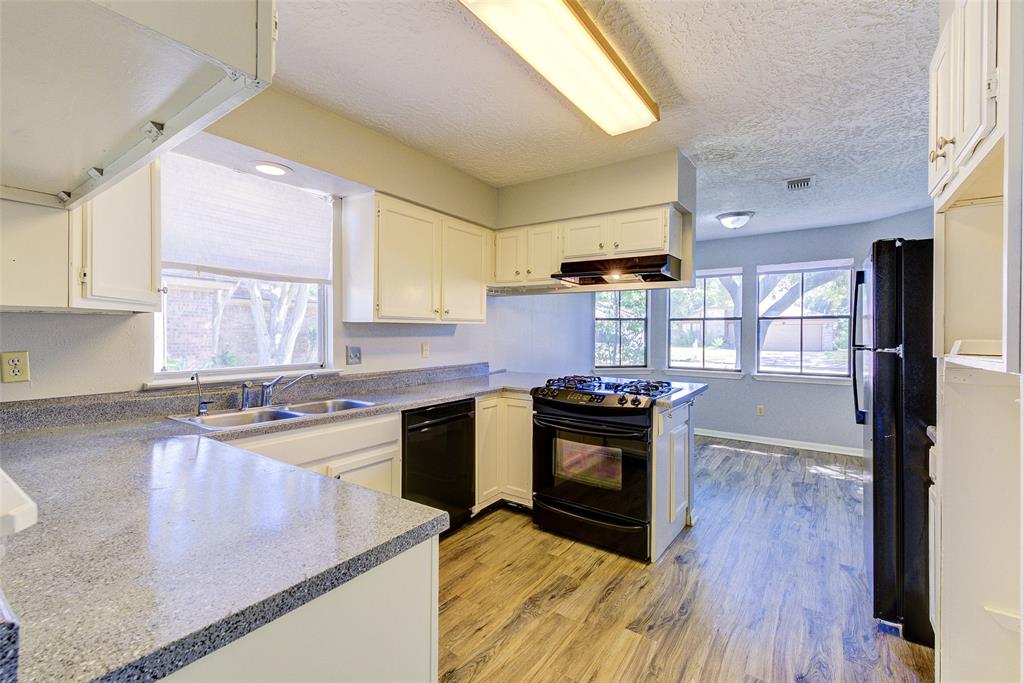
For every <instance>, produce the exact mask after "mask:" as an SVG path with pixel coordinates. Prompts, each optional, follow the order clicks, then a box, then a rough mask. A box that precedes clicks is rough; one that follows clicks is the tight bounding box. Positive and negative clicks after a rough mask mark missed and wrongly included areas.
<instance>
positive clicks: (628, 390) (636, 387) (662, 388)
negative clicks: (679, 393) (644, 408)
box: [619, 379, 672, 396]
mask: <svg viewBox="0 0 1024 683" xmlns="http://www.w3.org/2000/svg"><path fill="white" fill-rule="evenodd" d="M671 390H672V385H671V384H669V383H668V382H649V381H647V380H642V379H635V380H633V381H631V382H626V383H625V384H623V385H622V386H620V387H619V391H621V392H622V393H624V394H639V395H640V396H661V395H662V394H665V393H668V392H669V391H671Z"/></svg>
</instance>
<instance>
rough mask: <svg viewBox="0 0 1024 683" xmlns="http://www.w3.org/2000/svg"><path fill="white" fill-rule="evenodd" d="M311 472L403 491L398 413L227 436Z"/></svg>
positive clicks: (390, 491)
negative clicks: (254, 433) (240, 436)
mask: <svg viewBox="0 0 1024 683" xmlns="http://www.w3.org/2000/svg"><path fill="white" fill-rule="evenodd" d="M231 444H232V445H233V446H238V447H239V448H244V449H245V450H247V451H252V452H254V453H259V454H260V455H265V456H267V457H268V458H273V459H275V460H280V461H281V462H286V463H288V464H290V465H298V466H300V467H304V468H305V469H307V470H310V471H312V472H317V473H318V474H323V475H326V476H329V477H334V478H336V479H342V480H344V481H348V482H351V483H353V484H358V485H360V486H365V487H366V488H369V489H373V490H375V491H380V492H381V493H387V494H390V495H392V496H401V495H402V418H401V415H399V414H394V415H382V416H379V417H368V418H364V419H360V420H350V421H347V422H338V423H334V424H329V425H323V426H319V427H307V428H305V429H294V430H291V431H287V432H279V433H277V434H269V435H267V436H255V437H251V438H248V439H238V440H237V441H232V442H231Z"/></svg>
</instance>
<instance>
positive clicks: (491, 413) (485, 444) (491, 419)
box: [476, 397, 503, 507]
mask: <svg viewBox="0 0 1024 683" xmlns="http://www.w3.org/2000/svg"><path fill="white" fill-rule="evenodd" d="M500 402H501V399H500V398H497V397H492V398H485V399H480V400H478V401H477V402H476V504H477V506H478V507H482V506H486V505H490V504H491V503H493V502H494V501H496V500H498V499H500V498H501V462H500V458H499V453H500V452H501V444H502V441H503V439H502V429H501V427H502V424H501V403H500Z"/></svg>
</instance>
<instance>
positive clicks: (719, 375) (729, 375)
mask: <svg viewBox="0 0 1024 683" xmlns="http://www.w3.org/2000/svg"><path fill="white" fill-rule="evenodd" d="M664 374H666V375H669V376H671V377H705V378H707V379H743V378H744V377H746V376H747V373H745V372H742V371H739V372H737V371H732V370H703V369H697V368H694V369H693V370H689V369H687V368H669V369H667V370H665V372H664Z"/></svg>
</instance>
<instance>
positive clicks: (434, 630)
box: [164, 536, 438, 683]
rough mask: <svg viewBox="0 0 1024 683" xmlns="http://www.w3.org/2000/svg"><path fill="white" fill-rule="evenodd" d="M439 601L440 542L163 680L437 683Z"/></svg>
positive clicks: (395, 560) (428, 543) (404, 554)
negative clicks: (392, 682)
mask: <svg viewBox="0 0 1024 683" xmlns="http://www.w3.org/2000/svg"><path fill="white" fill-rule="evenodd" d="M437 594H438V542H437V537H436V536H435V537H433V538H431V539H430V540H428V541H424V542H422V543H420V544H419V545H416V546H413V547H412V548H410V549H408V550H406V551H405V552H402V553H399V554H398V555H396V556H395V557H392V558H391V559H390V560H388V561H387V562H384V563H383V564H381V565H379V566H376V567H374V568H373V569H371V570H369V571H368V572H366V573H364V574H360V575H359V576H357V577H355V578H354V579H352V580H351V581H349V582H347V583H343V584H342V585H340V586H338V587H337V588H335V589H334V590H331V591H329V592H327V593H325V594H323V595H321V596H320V597H318V598H315V599H313V600H311V601H309V602H307V603H305V604H304V605H301V606H299V607H297V608H295V609H294V610H292V611H291V612H288V613H287V614H285V615H283V616H280V617H278V618H277V619H274V620H273V621H271V622H270V623H268V624H266V625H264V626H261V627H260V628H258V629H256V630H255V631H252V632H250V633H247V634H246V635H244V636H242V637H241V638H239V639H238V640H235V641H233V642H231V643H228V644H227V645H225V646H224V647H222V648H220V649H219V650H215V651H214V652H212V653H210V654H208V655H206V656H205V657H202V658H201V659H199V660H197V661H195V662H193V663H192V664H189V665H187V666H185V667H184V668H182V669H179V670H178V671H175V672H174V673H172V674H171V675H169V676H168V677H167V678H165V679H164V680H166V681H171V682H172V683H207V682H209V683H214V682H217V683H225V682H229V681H230V682H235V681H237V682H239V683H241V682H242V681H244V682H245V683H276V682H279V681H332V682H337V683H342V682H348V681H352V682H354V681H359V682H368V681H381V682H382V681H436V680H437V652H438V623H437V610H438V601H437Z"/></svg>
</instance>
